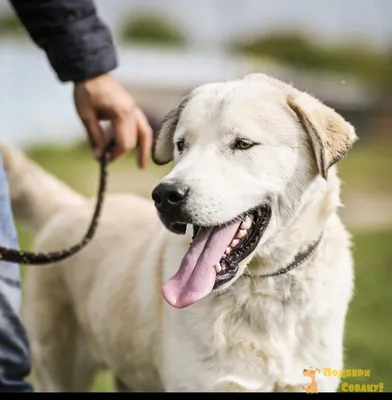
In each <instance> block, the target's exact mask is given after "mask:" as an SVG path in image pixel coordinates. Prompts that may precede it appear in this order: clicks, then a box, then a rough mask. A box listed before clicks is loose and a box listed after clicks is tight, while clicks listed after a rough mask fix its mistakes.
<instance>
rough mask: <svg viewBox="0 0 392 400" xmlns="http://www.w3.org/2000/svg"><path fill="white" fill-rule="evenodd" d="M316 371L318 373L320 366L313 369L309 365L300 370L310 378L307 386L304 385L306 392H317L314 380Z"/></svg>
mask: <svg viewBox="0 0 392 400" xmlns="http://www.w3.org/2000/svg"><path fill="white" fill-rule="evenodd" d="M317 372H318V373H320V368H316V369H313V368H312V367H309V368H304V369H303V370H302V374H303V375H304V376H307V377H309V378H310V384H309V385H308V386H304V390H305V392H306V393H313V394H315V393H318V386H317V382H316V373H317Z"/></svg>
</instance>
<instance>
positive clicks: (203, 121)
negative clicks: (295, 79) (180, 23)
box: [152, 74, 356, 307]
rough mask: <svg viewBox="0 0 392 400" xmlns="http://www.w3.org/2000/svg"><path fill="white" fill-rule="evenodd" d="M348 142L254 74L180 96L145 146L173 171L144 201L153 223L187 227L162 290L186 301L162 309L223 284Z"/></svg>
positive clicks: (277, 84)
mask: <svg viewBox="0 0 392 400" xmlns="http://www.w3.org/2000/svg"><path fill="white" fill-rule="evenodd" d="M355 140H356V135H355V132H354V129H353V127H352V126H351V125H350V124H349V123H348V122H346V121H345V120H344V119H343V118H342V117H341V116H340V115H338V114H337V113H336V112H335V111H334V110H332V109H331V108H329V107H327V106H325V105H324V104H322V103H321V102H319V101H318V100H316V99H315V98H313V97H312V96H310V95H308V94H306V93H303V92H300V91H298V90H296V89H294V88H293V87H291V86H289V85H287V84H285V83H283V82H281V81H278V80H276V79H273V78H270V77H268V76H266V75H263V74H256V75H249V76H247V77H245V78H244V79H241V80H236V81H232V82H224V83H212V84H206V85H203V86H200V87H198V88H196V89H195V90H193V91H192V92H191V93H190V94H189V95H187V96H186V97H185V98H184V99H183V100H182V101H181V102H180V104H179V105H178V106H177V107H176V108H175V109H174V110H172V111H171V112H170V113H169V114H168V115H167V117H166V118H165V120H164V121H163V123H162V127H161V130H160V132H159V133H158V135H157V137H156V140H155V143H154V148H153V159H154V161H155V162H156V163H158V164H166V163H168V162H170V161H173V163H174V168H173V169H172V171H171V172H170V173H169V174H168V175H167V176H166V177H165V178H164V179H163V180H162V181H161V182H160V183H159V184H158V185H157V186H156V188H155V189H154V191H153V193H152V197H153V200H154V202H155V205H156V208H157V211H158V214H159V216H160V218H161V221H162V222H163V224H164V225H165V226H166V227H167V228H168V229H169V230H171V231H172V232H175V233H184V232H185V228H186V226H187V225H188V224H190V225H193V228H194V241H193V244H192V246H191V247H190V250H189V251H188V253H187V255H186V256H185V257H184V260H183V263H182V264H181V267H180V270H179V272H178V274H177V275H176V276H175V277H174V278H173V280H171V281H170V282H171V283H170V282H169V286H167V287H168V288H169V289H168V290H167V292H171V291H174V292H175V293H174V292H173V293H172V294H171V295H168V296H165V297H166V298H167V299H168V297H169V298H170V297H172V298H173V299H174V298H178V296H180V291H182V292H184V293H185V292H186V293H185V295H184V296H185V298H183V300H181V301H174V300H173V299H171V300H169V302H170V303H172V304H173V305H175V306H178V307H181V306H186V305H188V304H191V303H192V302H194V298H196V297H200V296H201V297H204V295H206V294H208V293H209V292H210V291H211V290H212V289H218V288H220V287H228V286H229V285H231V284H232V283H233V282H234V281H235V279H236V278H238V276H240V275H241V273H242V272H243V270H244V267H245V265H246V263H247V262H249V260H250V258H251V257H252V254H253V252H254V250H255V249H256V248H257V247H258V246H262V244H263V243H264V242H265V241H266V240H268V238H269V237H271V236H273V235H274V231H275V230H276V229H277V227H280V228H282V227H284V225H285V224H287V221H288V220H289V219H290V217H291V216H292V215H293V213H294V212H295V208H296V206H297V205H298V203H299V200H300V198H301V196H302V194H303V193H304V192H305V191H306V189H307V188H308V187H309V185H310V184H311V182H313V181H314V180H315V179H323V180H327V179H328V171H329V169H330V168H331V167H332V165H333V164H335V163H336V162H338V161H339V160H340V159H341V158H342V157H344V156H345V155H346V154H347V152H348V150H349V149H350V147H351V146H352V144H353V143H354V141H355ZM288 194H289V196H288ZM207 264H208V265H209V270H208V269H207V267H206V265H207ZM214 266H215V267H214ZM214 268H215V269H214ZM211 271H212V272H211ZM170 284H173V287H171V286H170ZM196 292H197V295H195V293H196ZM192 293H193V294H192ZM166 294H167V293H166ZM180 297H181V296H180Z"/></svg>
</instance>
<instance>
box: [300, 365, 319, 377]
mask: <svg viewBox="0 0 392 400" xmlns="http://www.w3.org/2000/svg"><path fill="white" fill-rule="evenodd" d="M317 372H318V373H320V369H319V368H315V369H314V368H313V367H308V368H304V369H303V370H302V375H305V376H308V377H309V378H311V379H315V377H316V373H317Z"/></svg>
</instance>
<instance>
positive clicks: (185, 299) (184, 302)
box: [162, 221, 241, 308]
mask: <svg viewBox="0 0 392 400" xmlns="http://www.w3.org/2000/svg"><path fill="white" fill-rule="evenodd" d="M240 223H241V221H236V222H232V223H229V224H226V225H225V226H222V227H215V228H200V229H199V232H198V233H197V235H196V237H195V239H194V241H193V243H192V244H191V246H190V247H189V250H188V252H187V253H186V254H185V256H184V258H183V260H182V262H181V265H180V268H179V270H178V271H177V273H176V274H175V275H174V276H173V278H171V279H170V280H169V281H168V282H167V283H166V284H165V285H164V286H163V288H162V293H163V297H164V298H165V299H166V301H167V302H168V303H169V304H170V305H172V306H173V307H176V308H184V307H188V306H189V305H191V304H193V303H195V302H196V301H198V300H200V299H202V298H203V297H205V296H207V295H208V294H209V293H211V291H212V289H213V288H214V284H215V279H216V271H215V264H217V263H218V262H219V261H220V259H221V258H222V255H223V253H224V252H225V250H226V248H227V247H228V246H229V245H230V242H231V241H232V239H233V237H234V235H235V233H236V232H237V230H238V227H239V225H240Z"/></svg>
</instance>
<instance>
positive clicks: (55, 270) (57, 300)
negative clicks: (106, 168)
mask: <svg viewBox="0 0 392 400" xmlns="http://www.w3.org/2000/svg"><path fill="white" fill-rule="evenodd" d="M287 96H290V99H291V101H294V102H296V101H297V103H296V104H298V107H299V108H300V109H301V110H302V111H303V112H304V114H305V115H306V113H307V105H306V104H307V102H309V101H310V102H311V104H312V106H315V105H316V109H317V115H315V114H312V113H311V112H310V114H309V120H310V121H311V122H312V123H313V124H312V125H313V127H316V128H315V129H316V130H317V129H321V130H323V129H324V127H326V125H325V124H324V122H325V121H323V118H324V117H325V118H327V117H328V118H329V116H331V115H332V119H334V118H335V122H336V126H335V125H333V126H335V127H336V129H332V130H331V131H330V132H327V133H326V132H324V131H323V132H318V131H317V132H309V131H307V130H306V129H304V127H303V126H302V125H301V124H300V123H299V120H298V118H297V116H296V113H295V112H294V111H293V109H292V108H290V107H289V106H288V102H287ZM304 96H305V97H304ZM301 99H302V100H301ZM297 112H298V110H297ZM324 112H326V114H324ZM327 114H328V115H327ZM312 118H316V120H312ZM169 122H170V121H169ZM329 126H330V125H329ZM175 128H176V129H174V130H173V131H172V132H170V129H168V128H167V126H166V128H165V127H164V128H163V130H162V132H161V135H162V136H161V137H160V139H159V141H160V142H157V146H158V147H159V146H160V145H162V143H165V141H167V140H169V141H170V143H168V142H166V144H165V146H166V147H165V149H166V150H165V149H164V150H162V151H166V153H167V151H168V149H169V150H170V149H171V148H173V143H174V142H175V141H176V140H177V139H178V138H179V137H182V136H183V135H185V138H186V149H185V151H184V152H183V154H182V155H180V154H178V152H177V151H175V152H174V163H175V166H174V168H173V170H172V171H171V172H170V174H169V175H168V176H167V177H165V178H164V179H166V180H167V179H172V178H175V179H179V180H182V181H184V182H186V183H187V184H188V185H190V187H191V195H190V199H189V203H188V211H189V212H190V213H191V215H192V217H193V220H194V223H195V224H203V223H209V224H221V223H224V222H226V221H228V220H230V219H232V218H234V217H235V216H236V215H238V214H240V213H242V212H244V211H246V210H248V209H249V208H252V207H256V206H257V205H258V204H260V203H261V202H263V201H265V200H266V198H268V199H269V201H270V203H271V207H272V218H271V222H270V224H269V226H268V228H267V230H266V232H265V235H264V237H263V238H262V240H261V242H260V244H259V246H258V247H257V250H256V251H255V252H254V253H253V254H252V255H251V256H249V257H248V258H247V260H245V262H243V263H241V265H240V271H239V274H238V276H237V278H236V279H235V280H234V281H233V282H232V283H230V284H226V285H225V287H224V288H223V289H222V290H220V291H219V292H218V293H213V294H212V295H210V296H208V297H207V298H205V299H203V300H201V301H199V302H198V303H196V304H194V305H192V306H190V307H188V308H185V309H175V308H173V307H171V306H169V305H168V304H167V303H166V302H165V301H164V300H163V298H162V295H161V287H162V284H163V283H164V282H165V281H166V280H168V279H169V278H170V277H171V276H172V275H174V273H175V272H176V270H177V268H178V266H179V265H180V261H181V259H182V257H183V255H184V254H185V252H186V250H187V247H188V245H189V241H190V237H189V235H190V232H188V233H187V235H186V236H178V235H174V234H172V233H170V232H168V231H167V230H166V229H165V228H164V227H163V226H162V224H161V222H160V221H159V219H158V218H157V216H156V212H155V209H154V207H153V205H152V203H151V202H149V201H147V200H144V199H141V198H139V197H137V196H133V195H111V196H109V197H108V198H107V199H106V201H105V205H104V212H103V217H102V219H101V221H100V224H99V229H98V233H97V235H96V237H95V239H94V240H93V241H92V242H91V244H89V245H88V246H87V248H86V249H84V250H83V251H82V252H81V253H79V254H78V255H76V256H74V257H72V258H70V259H68V260H65V261H63V262H60V263H58V264H55V265H50V266H47V267H31V268H29V271H28V274H27V282H26V291H25V297H24V300H25V307H24V319H25V323H26V326H27V329H28V335H29V338H30V340H31V346H32V354H33V363H34V364H33V368H34V374H35V382H36V385H37V390H40V391H82V390H89V389H90V384H91V378H92V375H93V373H94V371H96V369H97V368H99V367H105V368H108V369H109V370H110V371H111V372H112V373H113V374H114V376H115V377H116V379H117V381H118V383H119V388H120V389H123V390H133V391H146V390H155V391H303V386H304V385H306V384H307V383H308V378H306V377H305V376H303V374H302V370H303V368H305V367H308V366H313V367H314V368H316V367H318V368H320V369H321V368H324V367H326V368H336V369H341V368H342V367H343V353H344V352H343V337H344V325H345V317H346V312H347V308H348V305H349V302H350V299H351V296H352V291H353V268H352V260H351V254H350V238H349V235H348V233H347V232H346V230H345V228H344V226H343V225H342V223H341V221H340V219H339V217H338V216H337V209H338V207H339V205H340V201H339V186H340V184H339V179H338V177H337V174H336V170H335V167H334V166H331V167H330V168H329V170H328V178H327V179H324V178H323V177H322V176H321V175H323V173H322V171H321V170H322V166H320V163H322V162H323V160H324V162H326V161H325V160H329V159H331V158H334V154H333V152H334V150H336V149H335V147H334V146H335V145H334V143H337V145H339V146H340V145H341V144H342V143H343V145H346V144H347V146H346V147H347V149H348V147H349V144H351V142H353V141H354V140H355V134H354V132H353V130H352V127H351V126H350V125H349V124H348V123H346V122H345V121H343V120H342V119H341V117H339V116H337V114H335V113H334V112H333V111H332V110H331V109H329V108H327V107H325V106H323V105H322V104H321V103H319V102H317V100H315V99H313V98H311V97H310V96H308V95H307V94H303V93H300V92H299V91H296V90H295V89H294V88H292V87H290V86H288V85H286V84H284V83H282V82H279V81H277V80H274V79H272V78H269V77H267V76H265V75H255V76H249V77H246V78H245V79H242V80H238V81H234V82H225V83H214V84H208V85H204V86H201V87H199V88H197V89H196V90H195V91H194V92H193V93H192V94H191V96H190V100H189V101H188V103H187V104H186V105H185V107H184V109H183V111H182V113H181V115H180V118H179V120H178V124H177V125H176V127H175ZM309 129H311V128H309ZM325 129H326V131H327V130H328V127H326V128H325ZM347 132H348V133H347ZM235 134H240V135H242V136H244V137H246V138H248V139H251V140H253V141H255V142H258V143H260V145H258V146H255V147H253V148H251V149H249V150H244V151H233V150H231V149H230V148H229V145H230V143H231V141H232V140H234V136H235ZM326 134H328V135H332V137H331V136H329V137H328V138H326V139H325V137H324V138H323V135H326ZM172 135H174V139H173V137H172ZM309 135H310V136H312V135H317V137H316V139H317V140H318V139H319V136H321V139H320V140H319V141H318V142H317V141H316V142H317V146H316V145H315V143H316V142H315V141H314V139H315V138H314V137H310V136H309ZM334 135H335V136H334ZM172 140H174V142H173V141H172ZM327 142H328V143H327ZM346 142H350V143H346ZM312 143H313V145H312ZM324 145H325V146H324ZM343 147H344V146H343ZM3 150H4V151H5V152H6V153H7V156H6V157H5V159H6V167H7V169H8V170H9V172H10V177H11V179H10V184H11V190H12V192H13V193H23V195H24V198H25V201H26V202H27V203H30V204H34V207H30V209H31V213H30V214H29V215H26V213H25V214H24V218H25V219H26V220H27V222H28V220H30V219H33V220H34V221H35V224H34V226H37V222H36V221H38V220H39V219H40V218H41V215H42V224H43V225H44V226H43V228H42V229H41V230H40V231H39V233H38V236H37V245H36V249H37V250H38V251H40V250H55V249H61V248H63V247H67V246H69V245H71V244H74V243H76V242H78V240H80V238H81V237H82V235H83V233H84V231H85V229H86V227H87V226H88V223H89V220H90V218H91V215H92V211H93V204H94V202H93V201H92V200H87V199H81V197H80V196H79V195H77V194H75V193H73V192H72V191H71V190H68V189H67V188H66V187H65V186H62V185H57V184H55V183H54V182H56V179H55V178H54V177H51V176H49V175H48V174H45V173H44V172H43V171H41V172H42V173H41V174H39V173H38V172H37V171H38V169H37V167H36V166H34V169H32V167H31V165H32V163H31V162H30V161H29V160H27V159H24V161H23V162H22V161H21V157H23V156H22V155H21V154H20V153H19V152H18V151H17V150H15V149H14V150H13V149H3ZM159 151H160V149H159V148H156V149H155V152H156V153H157V154H158V156H157V157H158V158H159ZM320 151H325V152H327V153H328V154H326V155H325V154H324V158H322V157H321V155H320V154H319V153H318V152H320ZM336 151H337V152H338V153H339V155H340V156H343V155H344V154H341V153H342V152H341V151H340V152H339V150H336ZM315 152H316V154H315ZM166 157H169V159H170V158H171V154H166ZM320 157H321V158H320ZM335 158H336V157H335ZM15 159H18V160H19V161H18V162H14V160H15ZM166 161H167V160H166ZM335 161H336V160H335ZM328 166H329V165H327V166H326V169H328ZM31 171H34V174H35V175H34V186H31V185H30V186H29V190H27V189H26V188H27V187H28V181H29V180H28V179H27V177H29V176H30V174H31ZM22 175H23V176H25V177H26V178H25V179H24V180H23V181H21V180H18V179H16V177H17V176H22ZM21 185H22V186H23V187H22V188H21ZM39 193H41V197H42V193H45V199H44V200H42V201H40V195H39ZM16 197H17V196H16V195H14V200H15V202H16ZM66 203H69V204H70V206H69V207H68V206H66ZM48 204H49V205H48ZM56 204H57V205H59V207H56V206H55V205H56ZM45 210H54V211H56V212H53V215H52V218H51V219H50V220H49V222H46V221H47V218H46V214H47V211H45ZM44 222H45V224H44ZM321 233H322V234H323V238H322V241H321V243H320V245H319V247H318V249H317V251H316V253H315V255H314V256H313V257H312V258H311V259H310V260H308V261H307V262H305V263H304V264H303V265H301V266H299V267H298V268H297V269H295V270H293V271H291V272H289V273H287V274H285V275H282V276H278V277H271V278H260V277H259V275H261V274H265V273H267V272H272V271H276V270H278V269H279V268H282V267H284V266H286V265H288V264H289V263H290V262H291V261H292V259H293V258H294V256H295V255H296V254H297V253H298V252H300V251H304V250H305V249H306V247H307V245H309V244H310V243H311V242H312V241H314V240H316V239H317V238H318V237H319V235H320V234H321ZM337 387H338V378H336V377H323V376H322V375H319V377H318V388H319V391H335V390H336V389H337Z"/></svg>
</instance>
